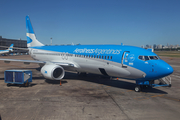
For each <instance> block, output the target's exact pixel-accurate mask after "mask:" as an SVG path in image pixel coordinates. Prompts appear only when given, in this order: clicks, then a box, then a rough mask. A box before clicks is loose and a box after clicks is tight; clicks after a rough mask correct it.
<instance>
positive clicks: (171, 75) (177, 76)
mask: <svg viewBox="0 0 180 120" xmlns="http://www.w3.org/2000/svg"><path fill="white" fill-rule="evenodd" d="M171 76H174V77H177V78H180V76H177V75H171Z"/></svg>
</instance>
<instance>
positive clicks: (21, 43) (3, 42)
mask: <svg viewBox="0 0 180 120" xmlns="http://www.w3.org/2000/svg"><path fill="white" fill-rule="evenodd" d="M11 44H14V47H15V48H16V47H17V48H27V41H26V40H21V39H19V40H17V39H7V38H3V37H2V36H0V46H7V48H8V47H9V46H10V45H11ZM7 48H4V47H0V50H5V49H7ZM15 48H13V52H14V53H15V52H18V53H25V52H27V51H24V50H18V49H15Z"/></svg>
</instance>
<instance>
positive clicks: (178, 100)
mask: <svg viewBox="0 0 180 120" xmlns="http://www.w3.org/2000/svg"><path fill="white" fill-rule="evenodd" d="M161 97H162V98H166V99H168V100H173V101H176V102H180V99H177V98H171V97H167V96H161Z"/></svg>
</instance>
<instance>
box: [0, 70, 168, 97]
mask: <svg viewBox="0 0 180 120" xmlns="http://www.w3.org/2000/svg"><path fill="white" fill-rule="evenodd" d="M32 79H33V80H35V79H39V80H40V79H41V80H45V82H46V83H48V84H60V81H59V80H49V79H44V77H33V78H32ZM66 79H68V80H77V79H78V80H82V81H88V82H92V83H96V84H102V85H107V86H110V87H116V88H121V89H126V90H134V88H135V86H136V84H135V83H131V82H126V81H121V80H110V77H106V76H101V75H96V74H87V75H85V74H83V75H78V74H76V73H71V72H66V74H65V77H64V78H63V79H62V80H61V84H62V85H63V84H66V83H68V82H67V81H66ZM0 80H4V77H3V78H0ZM34 85H37V84H34V83H31V86H34ZM14 86H16V85H14ZM17 86H18V85H17ZM142 92H147V93H161V94H168V93H167V92H164V91H162V90H159V89H156V88H150V87H148V88H145V89H143V91H142Z"/></svg>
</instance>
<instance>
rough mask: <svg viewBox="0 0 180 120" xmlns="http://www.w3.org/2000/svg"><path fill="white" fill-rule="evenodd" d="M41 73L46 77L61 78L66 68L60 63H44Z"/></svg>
mask: <svg viewBox="0 0 180 120" xmlns="http://www.w3.org/2000/svg"><path fill="white" fill-rule="evenodd" d="M41 73H42V75H43V76H44V77H45V78H46V79H51V80H61V79H62V78H63V77H64V75H65V72H64V69H63V68H62V67H61V66H58V65H53V64H51V65H44V66H43V67H42V68H41Z"/></svg>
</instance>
